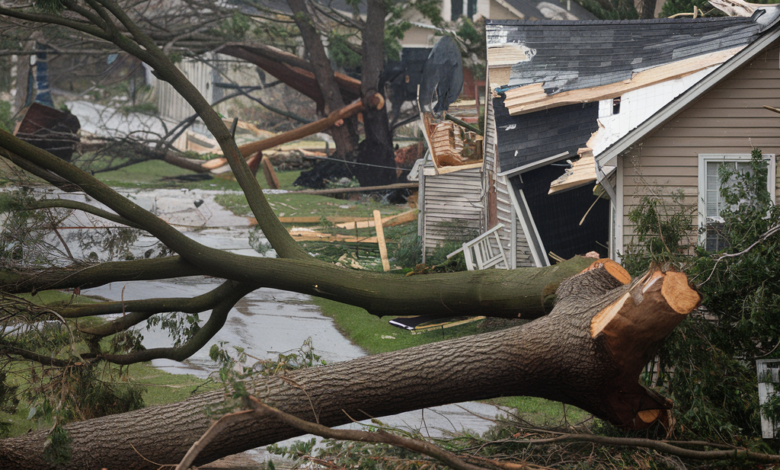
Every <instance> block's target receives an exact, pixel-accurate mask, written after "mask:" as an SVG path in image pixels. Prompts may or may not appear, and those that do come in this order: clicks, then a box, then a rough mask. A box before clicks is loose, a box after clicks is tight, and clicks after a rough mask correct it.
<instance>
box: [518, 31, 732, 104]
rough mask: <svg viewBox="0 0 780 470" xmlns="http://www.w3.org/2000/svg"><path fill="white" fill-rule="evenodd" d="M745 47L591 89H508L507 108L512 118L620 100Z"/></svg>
mask: <svg viewBox="0 0 780 470" xmlns="http://www.w3.org/2000/svg"><path fill="white" fill-rule="evenodd" d="M744 47H745V46H739V47H734V48H731V49H727V50H723V51H718V52H712V53H709V54H704V55H701V56H698V57H692V58H689V59H683V60H678V61H676V62H672V63H670V64H665V65H660V66H657V67H653V68H650V69H647V70H643V71H641V72H638V73H635V74H634V76H633V77H632V78H630V79H628V80H624V81H620V82H617V83H610V84H607V85H601V86H596V87H591V88H583V89H579V90H569V91H563V92H560V93H555V94H552V95H548V94H547V93H545V92H544V89H543V87H542V86H541V84H539V83H535V84H533V85H526V86H521V87H518V88H513V89H511V90H507V91H506V92H505V93H506V98H505V99H504V106H506V108H507V110H508V111H509V114H510V115H512V116H515V115H518V114H526V113H530V112H533V111H538V110H541V109H548V108H553V107H557V106H565V105H569V104H578V103H589V102H592V101H600V100H605V99H609V98H617V97H619V96H621V95H623V94H625V93H627V92H629V91H633V90H638V89H640V88H644V87H647V86H649V85H654V84H656V83H661V82H665V81H668V80H673V79H677V78H682V77H684V76H686V75H690V74H692V73H695V72H698V71H699V70H703V69H706V68H708V67H712V66H714V65H720V64H722V63H723V62H726V61H727V60H729V59H730V58H732V57H733V56H734V55H736V54H737V53H738V52H739V51H741V50H742V49H744Z"/></svg>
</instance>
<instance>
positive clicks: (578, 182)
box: [547, 152, 596, 194]
mask: <svg viewBox="0 0 780 470" xmlns="http://www.w3.org/2000/svg"><path fill="white" fill-rule="evenodd" d="M593 181H596V160H595V158H594V157H593V153H591V152H588V153H586V154H584V155H583V156H582V157H581V158H580V159H579V160H577V161H576V162H574V163H572V166H571V168H567V169H566V172H565V173H564V174H562V175H561V176H560V177H558V178H557V179H555V180H554V181H553V182H552V183H550V191H549V192H548V193H547V194H554V193H557V192H561V191H565V190H567V189H572V188H576V187H578V186H582V185H584V184H588V183H590V182H593Z"/></svg>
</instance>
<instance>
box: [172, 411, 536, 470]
mask: <svg viewBox="0 0 780 470" xmlns="http://www.w3.org/2000/svg"><path fill="white" fill-rule="evenodd" d="M247 403H248V405H249V406H250V407H251V410H245V411H239V412H236V413H231V414H228V415H225V416H223V417H222V418H220V419H219V420H218V421H217V422H216V423H214V424H213V425H212V426H211V427H210V428H209V429H208V431H206V433H205V434H204V435H203V436H201V438H200V439H198V440H197V441H196V442H195V443H194V444H193V445H192V447H190V450H189V451H188V452H187V454H186V455H185V456H184V458H183V459H182V461H181V462H180V463H179V465H178V466H177V467H176V470H186V469H188V468H190V466H191V465H192V463H193V462H194V461H195V459H196V458H197V457H198V454H199V453H200V451H201V450H203V449H204V448H205V447H206V446H207V445H208V444H209V443H210V442H211V441H212V440H213V439H214V438H215V437H217V436H218V435H219V434H220V433H221V432H223V431H224V430H225V429H227V428H228V427H229V426H230V425H231V424H233V423H236V422H239V421H243V420H245V419H247V418H248V417H250V416H251V417H253V418H266V417H269V416H271V417H273V418H276V419H278V420H279V421H282V422H284V423H286V424H288V425H290V426H292V427H294V428H296V429H299V430H301V431H303V432H306V433H309V434H314V435H316V436H320V437H325V438H328V439H338V440H344V441H359V442H372V443H377V444H390V445H393V446H398V447H403V448H405V449H408V450H411V451H413V452H419V453H421V454H423V455H427V456H429V457H433V458H434V459H436V460H438V461H440V462H442V463H444V464H446V465H448V466H450V467H452V468H454V469H456V470H481V469H482V467H478V466H476V465H471V464H469V463H466V462H464V461H463V460H462V459H461V458H460V457H459V456H457V455H455V454H453V453H451V452H448V451H446V450H444V449H442V448H440V447H438V446H435V445H433V444H430V443H428V442H424V441H420V440H417V439H410V438H408V437H402V436H398V435H396V434H390V433H388V432H386V431H383V430H378V431H375V432H369V431H358V430H353V429H331V428H329V427H327V426H323V425H321V424H317V423H312V422H309V421H306V420H303V419H300V418H297V417H295V416H293V415H290V414H287V413H285V412H283V411H280V410H278V409H276V408H274V407H271V406H268V405H265V404H263V403H262V402H260V400H258V399H256V398H254V397H249V399H248V400H247ZM478 460H479V461H481V462H484V463H487V464H489V465H492V466H496V467H499V468H504V469H507V470H515V469H521V468H523V469H528V470H541V469H543V468H544V467H539V466H536V465H531V464H523V465H519V464H507V463H505V462H498V461H495V460H490V459H485V458H479V459H478Z"/></svg>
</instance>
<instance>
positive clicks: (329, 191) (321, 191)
mask: <svg viewBox="0 0 780 470" xmlns="http://www.w3.org/2000/svg"><path fill="white" fill-rule="evenodd" d="M418 186H419V185H418V184H417V183H395V184H388V185H384V186H364V187H358V188H333V189H306V190H303V191H291V193H292V194H318V195H321V196H324V195H328V194H345V193H368V192H372V191H389V190H391V189H416V188H417V187H418Z"/></svg>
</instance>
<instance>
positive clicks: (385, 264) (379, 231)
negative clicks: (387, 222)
mask: <svg viewBox="0 0 780 470" xmlns="http://www.w3.org/2000/svg"><path fill="white" fill-rule="evenodd" d="M374 224H375V225H376V240H377V244H378V245H379V257H380V258H381V259H382V269H383V270H384V271H385V272H387V271H390V261H389V260H388V259H387V245H386V244H385V231H384V229H383V228H382V214H380V213H379V211H378V210H374Z"/></svg>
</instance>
